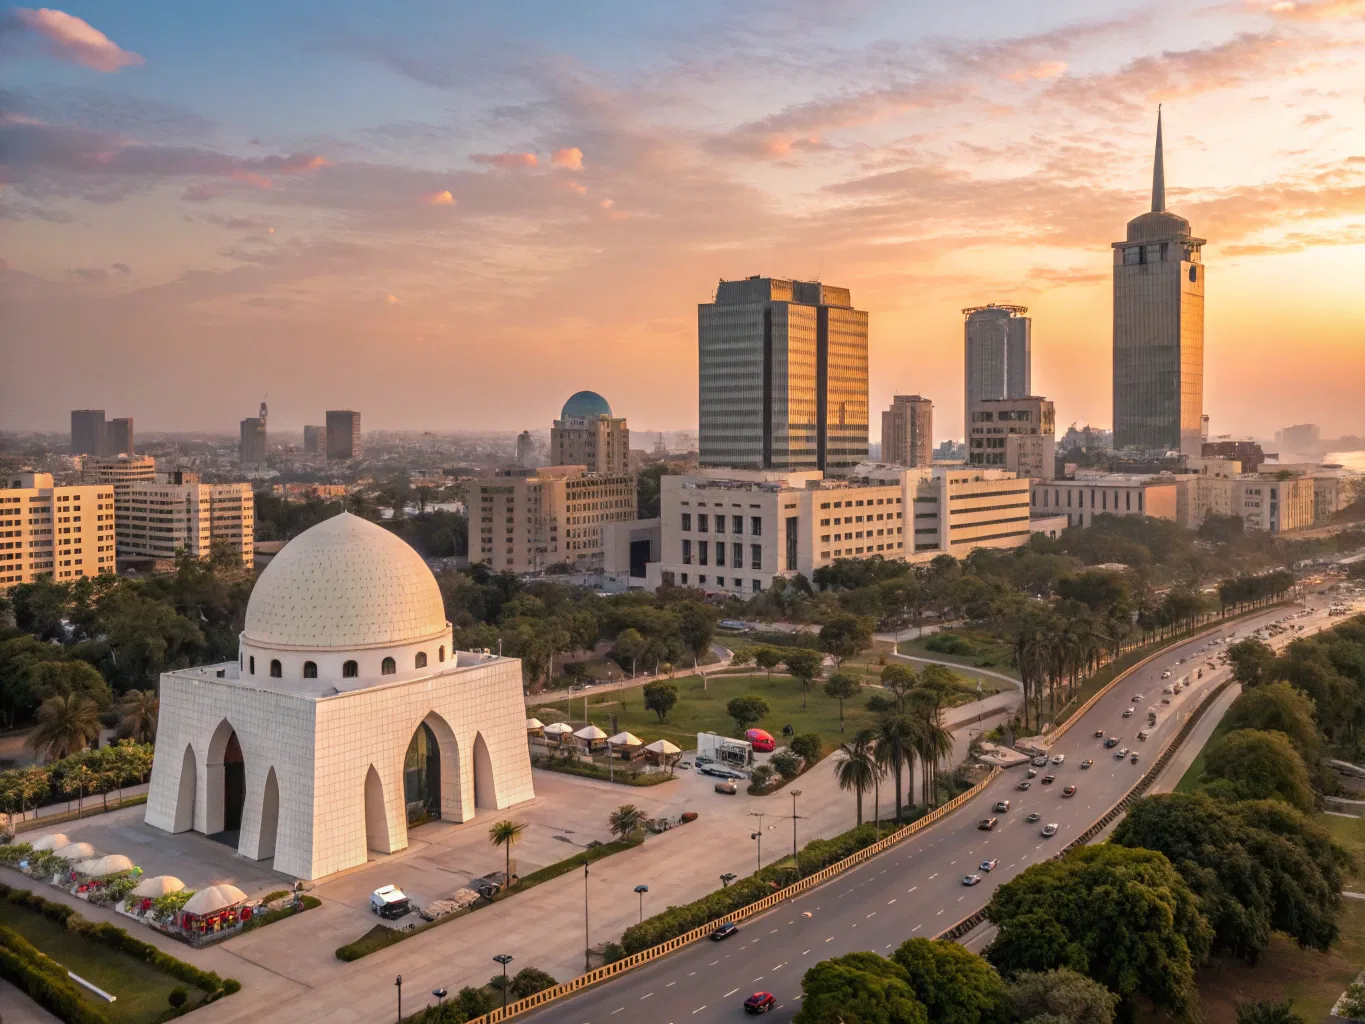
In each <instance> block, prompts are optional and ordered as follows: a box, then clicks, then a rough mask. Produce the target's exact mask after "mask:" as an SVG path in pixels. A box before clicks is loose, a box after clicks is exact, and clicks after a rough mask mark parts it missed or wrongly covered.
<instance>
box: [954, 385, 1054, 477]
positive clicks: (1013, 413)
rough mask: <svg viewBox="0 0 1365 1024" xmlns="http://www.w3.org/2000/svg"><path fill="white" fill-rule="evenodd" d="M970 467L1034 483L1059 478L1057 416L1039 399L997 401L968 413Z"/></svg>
mask: <svg viewBox="0 0 1365 1024" xmlns="http://www.w3.org/2000/svg"><path fill="white" fill-rule="evenodd" d="M967 423H968V427H967V431H968V436H967V463H968V465H972V466H994V467H996V468H998V469H1007V470H1009V471H1010V472H1011V473H1018V474H1019V475H1020V476H1022V477H1028V478H1030V479H1034V480H1039V479H1041V480H1051V479H1052V477H1054V476H1055V475H1056V456H1057V414H1056V412H1055V410H1054V409H1053V405H1052V402H1051V401H1050V400H1048V399H1046V398H1039V397H1038V396H1036V395H1028V396H1026V397H1024V398H994V399H987V400H985V401H982V402H977V403H976V404H975V405H973V406H972V407H971V408H970V409H968V410H967Z"/></svg>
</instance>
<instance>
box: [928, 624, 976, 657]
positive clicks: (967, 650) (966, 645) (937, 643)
mask: <svg viewBox="0 0 1365 1024" xmlns="http://www.w3.org/2000/svg"><path fill="white" fill-rule="evenodd" d="M924 649H925V650H926V651H934V652H936V653H938V654H955V655H957V656H958V657H960V658H969V657H971V656H972V655H973V654H975V653H976V651H977V645H976V644H974V643H972V642H971V641H970V640H968V639H967V638H966V637H964V636H960V635H958V634H957V633H954V632H952V631H951V630H946V629H945V630H940V631H939V632H937V633H931V634H930V635H929V636H928V638H927V639H926V640H925V641H924Z"/></svg>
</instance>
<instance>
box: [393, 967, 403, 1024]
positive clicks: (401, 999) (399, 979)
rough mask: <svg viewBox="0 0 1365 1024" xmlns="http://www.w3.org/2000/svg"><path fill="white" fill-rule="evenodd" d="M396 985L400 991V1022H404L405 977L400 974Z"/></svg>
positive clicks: (395, 982)
mask: <svg viewBox="0 0 1365 1024" xmlns="http://www.w3.org/2000/svg"><path fill="white" fill-rule="evenodd" d="M394 985H395V987H397V989H398V1020H399V1021H400V1024H401V1021H402V1020H403V976H402V975H401V974H400V975H399V976H398V977H397V978H396V979H395V980H394Z"/></svg>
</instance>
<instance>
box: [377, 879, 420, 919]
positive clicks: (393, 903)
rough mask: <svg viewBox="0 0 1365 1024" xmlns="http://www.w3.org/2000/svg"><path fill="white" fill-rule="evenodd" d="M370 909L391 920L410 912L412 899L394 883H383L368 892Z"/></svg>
mask: <svg viewBox="0 0 1365 1024" xmlns="http://www.w3.org/2000/svg"><path fill="white" fill-rule="evenodd" d="M370 909H371V910H373V911H374V912H375V913H376V914H378V915H379V916H380V917H386V918H389V919H390V920H392V919H393V918H396V917H402V916H403V915H404V914H408V913H411V912H412V910H413V909H414V908H413V905H412V901H411V900H410V899H408V897H407V896H406V895H405V894H404V892H403V890H402V889H400V888H398V886H396V885H385V886H381V887H380V888H378V889H376V890H375V891H374V892H372V893H370Z"/></svg>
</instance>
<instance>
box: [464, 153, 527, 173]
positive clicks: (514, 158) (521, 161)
mask: <svg viewBox="0 0 1365 1024" xmlns="http://www.w3.org/2000/svg"><path fill="white" fill-rule="evenodd" d="M469 159H471V160H473V161H474V162H475V163H476V164H485V165H487V166H489V167H497V168H498V169H500V170H504V171H513V170H517V169H518V168H521V167H535V166H537V165H538V164H539V163H540V161H539V160H538V159H537V158H536V155H535V154H534V153H475V154H474V155H473V156H471V157H470V158H469Z"/></svg>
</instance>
